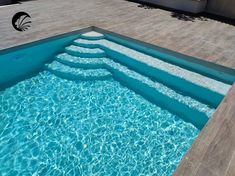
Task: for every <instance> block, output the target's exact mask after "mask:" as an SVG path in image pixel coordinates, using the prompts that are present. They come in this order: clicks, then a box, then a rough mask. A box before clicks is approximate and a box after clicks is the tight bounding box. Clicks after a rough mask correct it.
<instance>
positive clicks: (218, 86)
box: [74, 38, 231, 95]
mask: <svg viewBox="0 0 235 176" xmlns="http://www.w3.org/2000/svg"><path fill="white" fill-rule="evenodd" d="M74 45H77V46H80V47H84V48H95V47H101V48H106V49H111V50H113V51H115V52H119V53H121V54H124V55H125V56H128V57H131V58H133V59H134V60H137V61H139V62H141V63H145V64H147V65H150V66H152V67H155V68H157V69H159V70H162V71H165V72H168V73H169V74H173V75H176V76H178V77H180V78H182V79H185V80H186V81H189V82H192V83H195V84H197V85H200V86H202V87H205V88H208V89H210V90H213V91H215V92H218V93H220V94H222V95H225V94H226V93H227V92H228V90H229V88H230V87H231V85H228V84H226V83H222V82H220V81H217V80H214V79H211V78H209V77H206V76H203V75H200V74H198V73H196V72H192V71H189V70H186V69H184V68H181V67H179V66H176V65H173V64H170V63H167V62H164V61H161V60H160V59H158V58H154V57H152V56H150V55H147V54H144V53H141V52H138V51H136V50H133V49H131V48H128V47H125V46H122V45H119V44H117V43H114V42H112V41H109V40H106V39H102V40H96V41H92V40H88V39H81V38H79V39H77V40H75V41H74Z"/></svg>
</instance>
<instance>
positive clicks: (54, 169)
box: [0, 30, 234, 176]
mask: <svg viewBox="0 0 235 176" xmlns="http://www.w3.org/2000/svg"><path fill="white" fill-rule="evenodd" d="M38 45H39V46H38ZM48 46H50V47H52V48H51V49H48ZM29 47H31V48H29ZM146 48H147V50H146ZM15 50H17V51H15ZM39 51H40V52H39ZM35 52H37V53H38V55H36V56H35ZM158 52H159V51H157V50H155V52H154V53H152V50H151V48H149V47H146V46H144V45H140V44H138V43H133V42H131V41H129V40H127V39H125V38H122V37H120V36H115V35H112V34H108V33H105V32H103V33H102V31H101V30H99V31H98V32H97V31H89V30H88V31H82V32H80V31H79V33H73V34H72V35H68V36H63V37H59V38H56V41H54V40H51V39H50V40H49V41H48V40H47V41H43V42H41V43H36V44H35V45H32V44H29V45H27V46H26V47H23V48H17V49H13V50H7V51H5V53H3V55H2V57H1V59H2V60H0V62H1V61H2V62H3V64H2V65H4V64H5V65H4V68H5V70H4V68H2V69H1V70H2V71H1V74H2V75H4V74H5V80H6V77H7V76H6V75H9V76H8V78H9V79H8V80H7V81H5V80H4V79H3V77H2V75H1V80H0V81H1V82H0V83H2V84H1V87H2V89H1V92H0V105H1V106H0V118H1V121H0V163H1V164H0V174H1V175H17V174H19V175H161V176H164V175H171V174H172V173H173V171H174V170H175V169H176V167H177V165H178V164H179V162H180V160H181V159H182V157H183V155H184V154H185V153H186V152H187V150H188V149H189V148H190V145H191V144H192V142H193V141H194V140H195V138H196V137H197V135H198V134H199V133H200V130H201V129H202V128H203V126H204V125H205V124H206V123H207V121H208V119H209V117H210V116H211V115H212V113H213V112H214V110H215V108H216V107H217V106H218V104H219V103H220V102H221V100H222V99H223V97H224V95H225V94H226V93H227V91H228V89H229V88H230V86H231V82H232V81H231V80H234V75H232V74H229V72H225V71H223V70H222V71H221V70H220V71H217V70H216V69H213V71H212V72H210V73H211V74H212V73H213V74H212V75H209V74H207V72H209V71H210V69H212V68H209V67H206V69H205V68H202V67H203V65H202V66H201V67H196V66H195V64H194V65H193V64H192V65H190V68H191V69H189V68H188V67H186V66H185V65H186V64H187V63H188V62H187V63H186V64H185V65H184V66H183V63H181V64H180V66H179V64H178V65H177V63H175V64H172V62H170V61H169V60H168V61H166V60H164V58H165V57H164V54H167V53H166V52H160V54H161V55H159V57H157V56H156V55H158ZM29 53H32V54H29ZM27 54H28V55H27ZM155 54H156V55H155ZM32 55H34V57H35V63H34V62H33V63H32V57H31V56H32ZM28 58H30V59H28ZM166 59H171V57H168V56H167V57H166ZM9 60H10V62H11V65H14V64H15V65H14V68H12V70H14V71H15V73H12V72H13V71H12V70H11V68H7V67H6V65H7V64H9ZM174 61H175V62H176V61H177V60H174ZM181 61H183V60H181ZM13 62H14V64H12V63H13ZM25 63H27V64H25ZM196 64H197V63H196ZM29 65H30V66H29ZM34 66H35V67H34ZM37 66H38V67H37ZM32 68H33V70H32ZM194 69H197V71H198V72H194V71H192V70H194ZM8 70H10V71H8ZM22 70H23V71H25V74H22ZM26 70H27V73H26ZM34 70H36V71H37V72H33V71H34ZM9 72H11V73H12V74H9ZM20 74H21V75H20ZM17 75H20V76H18V77H17ZM206 75H207V76H206ZM13 78H14V79H13ZM26 78H27V79H26Z"/></svg>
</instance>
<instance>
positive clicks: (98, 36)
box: [80, 31, 105, 40]
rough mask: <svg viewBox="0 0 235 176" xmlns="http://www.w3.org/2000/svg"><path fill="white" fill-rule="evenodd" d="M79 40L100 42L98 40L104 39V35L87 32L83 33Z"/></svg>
mask: <svg viewBox="0 0 235 176" xmlns="http://www.w3.org/2000/svg"><path fill="white" fill-rule="evenodd" d="M80 38H83V39H88V40H100V39H104V38H105V37H104V35H103V34H101V33H98V32H95V31H91V32H87V33H84V34H82V35H81V36H80Z"/></svg>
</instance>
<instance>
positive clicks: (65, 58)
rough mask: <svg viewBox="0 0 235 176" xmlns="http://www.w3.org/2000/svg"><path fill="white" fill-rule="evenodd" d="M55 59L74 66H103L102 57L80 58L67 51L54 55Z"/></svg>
mask: <svg viewBox="0 0 235 176" xmlns="http://www.w3.org/2000/svg"><path fill="white" fill-rule="evenodd" d="M56 60H57V61H58V62H60V63H63V64H65V65H68V66H71V67H76V68H85V69H97V68H104V62H103V58H81V57H77V56H72V55H70V54H68V53H62V54H59V55H57V56H56Z"/></svg>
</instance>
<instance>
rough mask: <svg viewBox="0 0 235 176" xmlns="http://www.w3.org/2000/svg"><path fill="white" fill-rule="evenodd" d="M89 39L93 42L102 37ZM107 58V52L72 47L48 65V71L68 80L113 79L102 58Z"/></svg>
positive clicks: (97, 49)
mask: <svg viewBox="0 0 235 176" xmlns="http://www.w3.org/2000/svg"><path fill="white" fill-rule="evenodd" d="M87 37H88V38H89V39H91V40H94V39H101V36H98V37H97V36H96V37H94V38H93V37H91V36H87ZM105 56H106V54H105V52H104V51H103V50H102V49H99V48H92V49H90V48H85V47H79V46H75V45H70V46H68V47H66V48H65V49H64V53H62V54H59V55H57V56H56V58H55V60H54V61H53V62H52V63H50V64H47V65H46V69H47V70H49V71H50V72H51V73H53V74H55V75H56V76H59V77H61V78H64V79H68V80H104V79H108V78H111V77H112V74H111V73H110V72H109V71H108V70H107V69H105V68H104V64H103V62H102V58H103V57H105Z"/></svg>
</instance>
